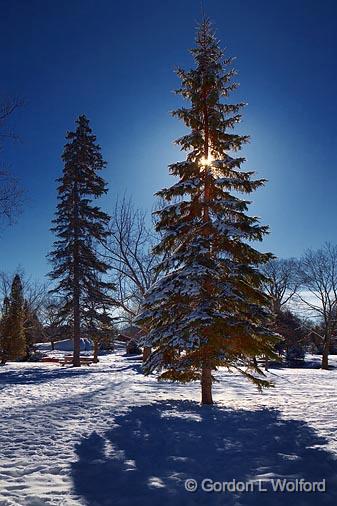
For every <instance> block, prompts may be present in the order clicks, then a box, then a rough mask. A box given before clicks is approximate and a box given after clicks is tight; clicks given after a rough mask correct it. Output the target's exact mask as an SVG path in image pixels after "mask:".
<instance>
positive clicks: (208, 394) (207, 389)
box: [201, 366, 213, 404]
mask: <svg viewBox="0 0 337 506" xmlns="http://www.w3.org/2000/svg"><path fill="white" fill-rule="evenodd" d="M201 404H213V398H212V369H211V368H209V367H207V366H203V367H202V371H201Z"/></svg>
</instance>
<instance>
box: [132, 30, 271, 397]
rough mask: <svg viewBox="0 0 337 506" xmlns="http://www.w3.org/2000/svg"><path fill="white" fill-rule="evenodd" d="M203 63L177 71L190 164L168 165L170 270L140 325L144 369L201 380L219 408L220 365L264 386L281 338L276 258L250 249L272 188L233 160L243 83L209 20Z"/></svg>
mask: <svg viewBox="0 0 337 506" xmlns="http://www.w3.org/2000/svg"><path fill="white" fill-rule="evenodd" d="M192 54H193V56H194V60H195V68H193V69H192V70H190V71H185V70H182V69H179V70H178V76H179V77H180V78H181V81H182V86H181V88H180V89H179V90H177V93H178V94H180V95H181V96H182V97H183V98H184V99H186V100H188V101H189V102H190V107H188V108H187V107H183V108H180V109H178V110H176V111H175V112H174V113H173V115H174V116H176V117H178V118H179V119H181V120H183V122H184V123H185V125H186V126H187V128H188V129H189V130H190V131H189V133H187V134H186V135H184V136H183V137H181V138H180V139H178V140H177V141H176V142H177V144H178V145H179V146H180V148H181V149H182V150H183V151H187V156H186V160H185V161H182V162H177V163H174V164H172V165H170V167H169V169H170V173H171V174H172V175H173V176H176V177H178V179H179V180H178V181H177V182H176V183H175V184H174V185H173V186H171V187H170V188H165V189H163V190H161V191H159V192H158V193H157V195H158V196H159V197H160V198H161V199H163V200H164V201H166V202H167V205H166V206H165V207H163V208H162V209H160V210H159V211H158V212H157V213H156V214H157V217H158V221H157V226H156V228H157V231H158V232H160V233H161V234H162V238H161V241H160V243H159V244H158V245H157V246H156V248H155V250H154V251H155V253H157V254H163V253H165V257H164V260H163V261H162V262H161V264H160V269H161V270H162V271H164V272H165V275H164V276H163V277H162V278H161V279H159V280H158V281H157V282H156V283H155V284H154V285H153V287H152V288H151V289H150V290H149V291H148V293H147V296H146V299H145V304H144V310H143V313H142V315H141V316H140V317H139V318H138V320H137V321H138V322H139V323H140V324H142V325H144V326H145V328H147V329H148V335H147V337H146V338H145V340H144V343H143V344H144V346H147V347H151V348H152V352H151V354H150V356H149V358H148V359H147V361H146V363H145V366H144V367H145V372H147V373H150V372H152V371H154V370H159V371H160V372H161V374H160V378H162V379H167V380H173V381H182V382H186V381H191V380H200V381H201V391H202V403H203V404H211V403H212V402H213V401H212V382H213V380H214V378H213V375H212V371H215V370H216V369H217V368H218V367H219V366H227V367H228V368H231V367H233V368H235V369H237V370H239V371H240V372H241V373H242V374H244V375H245V376H246V377H247V378H248V379H249V380H251V381H253V382H254V383H255V384H256V385H257V386H258V387H259V388H261V387H262V386H268V385H269V383H268V382H267V381H266V380H264V379H263V378H262V377H261V375H262V374H263V373H262V371H261V370H260V369H259V368H258V366H257V362H256V361H255V360H254V357H255V356H260V355H266V356H270V357H274V353H273V351H272V347H273V344H274V342H275V340H276V336H275V335H274V334H273V333H272V332H271V331H270V330H268V326H267V320H268V318H269V315H270V310H269V298H268V296H267V295H265V294H264V293H263V290H262V283H263V281H265V278H264V276H263V275H262V274H261V272H260V269H259V266H260V265H262V264H263V263H265V262H267V261H268V260H269V259H270V258H271V255H270V254H265V253H260V252H259V251H257V250H256V249H254V248H253V247H252V245H251V244H250V242H251V241H252V240H262V238H263V236H264V234H266V233H267V227H265V226H261V225H260V224H259V222H258V219H257V218H256V217H253V216H249V215H247V214H246V211H247V207H248V204H249V202H248V201H247V200H243V199H242V198H240V193H243V194H249V193H251V192H253V191H254V190H255V189H257V188H259V187H260V186H262V185H263V184H264V180H256V179H254V178H253V172H244V171H242V170H241V169H240V167H241V164H242V163H243V162H244V158H242V157H235V152H237V151H238V150H240V148H241V147H242V145H243V144H245V143H246V142H247V141H248V137H247V136H242V135H237V134H234V133H233V132H232V129H233V127H234V126H235V125H236V124H237V123H238V122H239V121H240V118H241V116H240V109H241V107H242V106H243V105H244V104H242V103H239V104H234V105H233V104H231V103H229V102H228V101H227V98H228V96H229V94H230V92H231V91H233V90H234V89H235V88H236V86H237V84H235V83H233V82H232V78H233V76H234V75H235V71H234V70H233V69H232V68H231V62H232V60H231V59H224V56H223V53H222V51H221V49H220V47H219V44H218V41H217V40H216V38H215V35H214V33H213V31H212V27H211V25H210V22H209V21H208V20H204V21H203V22H202V24H201V26H200V28H199V30H198V34H197V40H196V47H195V48H194V49H192Z"/></svg>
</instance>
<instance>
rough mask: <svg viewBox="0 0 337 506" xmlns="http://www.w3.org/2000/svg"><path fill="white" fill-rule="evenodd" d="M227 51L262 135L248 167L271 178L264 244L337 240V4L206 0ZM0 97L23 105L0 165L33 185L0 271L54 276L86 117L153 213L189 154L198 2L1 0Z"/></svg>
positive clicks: (113, 188) (4, 237)
mask: <svg viewBox="0 0 337 506" xmlns="http://www.w3.org/2000/svg"><path fill="white" fill-rule="evenodd" d="M205 4H206V11H207V14H208V15H209V16H210V17H211V19H212V20H213V22H214V24H215V26H216V29H217V34H218V37H219V38H220V40H221V42H222V45H223V46H224V47H227V54H228V55H231V56H236V57H237V60H236V64H235V65H236V68H237V69H238V71H239V82H240V84H241V86H240V89H239V91H238V92H237V93H236V94H235V96H234V97H233V99H234V100H244V101H246V102H247V103H248V106H247V107H246V108H245V110H244V113H243V121H242V124H241V126H240V131H241V132H243V133H246V134H249V135H251V143H250V145H249V146H247V148H246V149H245V151H244V154H245V155H246V157H247V163H246V169H253V170H256V171H257V174H258V175H259V176H261V177H265V178H267V179H268V180H269V182H268V184H267V185H266V187H265V188H264V189H262V190H259V191H258V192H257V193H256V194H255V195H254V196H253V199H254V204H253V206H252V209H251V212H252V213H254V214H257V215H259V216H261V218H262V222H263V223H265V224H268V225H270V227H271V234H270V236H269V237H268V238H267V239H266V240H265V242H264V245H263V249H265V250H269V251H272V252H273V253H275V254H276V255H278V256H285V257H289V256H296V255H300V254H301V252H302V251H303V250H304V249H305V248H307V247H318V246H320V245H321V244H322V243H323V242H324V241H326V240H330V241H332V242H337V230H336V225H335V223H336V218H335V217H336V215H337V199H336V188H337V175H336V172H337V171H336V169H337V163H336V162H337V149H336V141H337V127H336V116H337V101H336V92H337V84H336V82H337V79H336V77H337V76H336V74H337V71H336V61H337V58H336V57H337V33H336V29H335V28H336V18H337V2H335V0H323V1H322V2H317V1H312V0H292V1H290V0H283V1H282V2H270V1H269V0H268V1H267V0H235V1H232V2H229V1H227V0H205ZM0 8H1V13H2V15H1V21H0V58H1V69H2V73H1V74H2V76H1V81H0V95H2V96H7V95H18V96H20V97H24V98H25V99H26V105H25V107H24V108H23V109H22V110H20V111H19V112H18V113H17V114H16V115H15V118H13V122H12V126H13V127H14V128H15V130H16V132H17V133H18V134H19V135H20V137H21V142H19V143H15V144H7V146H6V149H5V150H4V151H3V152H2V153H1V157H2V159H3V160H4V161H6V162H7V164H9V165H10V167H11V170H12V171H13V172H14V173H15V174H16V175H17V176H18V177H19V178H20V179H21V181H22V183H23V185H24V186H25V188H26V191H27V202H26V205H25V210H24V214H23V215H22V216H21V217H20V219H19V222H18V224H17V225H15V226H13V227H10V228H6V229H4V230H2V231H1V237H0V241H1V247H0V270H5V271H12V270H14V269H15V268H16V267H17V266H18V265H21V266H22V267H24V269H25V271H26V273H27V274H28V275H32V276H33V277H34V278H39V277H43V275H44V274H45V273H46V272H47V271H48V264H47V262H46V259H45V255H46V254H47V252H48V251H49V249H50V246H51V242H52V236H51V234H50V233H49V228H50V221H51V219H52V216H53V213H54V210H55V204H56V184H55V179H56V177H58V176H59V175H60V173H61V171H62V164H61V160H60V155H61V153H62V149H63V145H64V142H65V141H64V136H65V132H66V131H67V130H71V129H72V128H73V126H74V121H75V119H76V117H77V116H78V115H79V114H82V113H85V114H86V115H87V116H88V117H89V118H90V120H91V124H92V127H93V129H94V132H95V133H96V134H97V139H98V141H99V143H100V144H101V145H102V152H103V155H104V157H105V159H106V160H107V161H108V167H107V169H106V173H105V176H106V179H107V180H108V182H109V187H110V195H109V197H108V198H107V199H105V201H104V206H105V209H106V210H107V211H109V210H112V208H113V200H114V198H115V195H116V194H117V193H123V192H124V191H126V190H127V192H128V194H129V195H131V196H132V197H133V199H134V202H135V203H136V204H137V205H138V206H139V207H142V208H146V209H149V210H150V209H151V207H152V205H153V193H154V192H155V191H157V190H158V189H160V188H161V187H162V186H165V185H168V184H170V177H169V176H168V171H167V165H168V164H169V163H171V162H174V161H176V160H180V159H182V155H181V154H180V153H179V151H178V150H177V148H176V147H174V145H173V140H174V139H175V138H176V137H178V136H179V135H180V134H181V132H182V131H183V130H182V126H181V125H180V124H179V122H178V120H176V119H173V118H171V117H170V114H169V112H170V111H171V110H173V109H174V108H175V107H176V105H177V104H178V103H179V99H178V98H177V97H175V95H174V94H173V93H172V91H173V90H174V89H175V88H176V87H177V86H178V85H179V81H178V79H177V77H176V76H175V74H174V69H175V66H177V65H179V66H184V67H189V66H190V65H191V63H192V61H191V56H190V55H189V53H188V52H187V50H188V48H190V47H191V46H192V45H193V41H194V31H195V26H196V24H197V21H198V19H199V18H200V2H199V0H167V1H158V0H143V1H138V0H124V1H112V0H96V1H94V0H68V1H63V0H59V1H57V2H54V1H49V0H48V1H45V0H30V1H24V0H22V1H19V0H0Z"/></svg>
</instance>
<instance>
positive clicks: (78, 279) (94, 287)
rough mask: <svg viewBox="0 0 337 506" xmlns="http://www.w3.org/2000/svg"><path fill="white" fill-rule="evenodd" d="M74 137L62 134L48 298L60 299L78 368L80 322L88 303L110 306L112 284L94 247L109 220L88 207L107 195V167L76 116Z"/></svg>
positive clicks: (103, 236)
mask: <svg viewBox="0 0 337 506" xmlns="http://www.w3.org/2000/svg"><path fill="white" fill-rule="evenodd" d="M76 124H77V128H76V131H75V132H69V133H68V134H67V140H68V142H67V144H66V145H65V148H64V152H63V155H62V159H63V162H64V169H63V175H62V177H61V178H60V179H58V182H59V186H58V205H57V211H56V217H55V219H54V221H53V223H54V227H53V228H52V231H53V232H54V233H55V234H56V236H57V240H56V241H55V243H54V250H53V251H52V253H51V254H50V259H51V262H52V264H53V270H52V272H51V273H50V277H51V278H52V279H53V280H58V284H57V285H56V287H55V289H53V290H52V292H53V293H57V294H58V295H61V296H62V297H64V300H65V303H64V304H63V305H62V308H61V310H60V317H61V319H68V321H69V322H70V324H71V326H72V330H73V340H74V357H73V365H74V366H80V365H81V363H80V334H81V322H82V324H83V323H84V320H83V318H84V317H85V313H86V308H87V307H88V306H90V304H91V303H97V302H98V303H100V304H107V305H108V304H110V303H111V300H110V297H109V296H108V295H107V291H108V290H111V289H113V288H114V287H113V285H112V284H111V283H107V282H105V281H103V280H102V276H103V275H104V274H106V273H107V271H108V269H109V266H108V265H107V264H106V263H105V262H104V261H103V260H102V258H101V257H100V255H99V253H98V246H99V244H101V243H104V241H105V240H106V238H107V236H108V231H107V225H108V222H109V216H108V215H107V214H106V213H105V212H103V211H102V210H101V209H100V208H99V207H97V206H96V205H94V204H93V199H96V198H98V197H101V196H102V195H104V194H105V193H106V192H107V187H106V183H105V181H104V179H103V178H102V177H101V176H100V175H99V172H100V171H101V170H102V169H103V168H104V167H105V166H106V162H104V160H103V158H102V155H101V148H100V146H99V145H97V144H96V137H95V135H93V134H92V130H91V128H90V127H89V121H88V119H87V118H86V117H85V116H80V117H79V118H78V120H77V121H76Z"/></svg>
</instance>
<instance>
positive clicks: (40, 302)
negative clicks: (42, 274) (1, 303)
mask: <svg viewBox="0 0 337 506" xmlns="http://www.w3.org/2000/svg"><path fill="white" fill-rule="evenodd" d="M15 274H19V276H20V278H21V281H22V287H23V295H24V299H25V301H26V305H27V308H28V309H29V311H31V312H34V313H36V314H37V315H40V313H41V312H42V311H43V308H44V305H45V303H46V300H47V296H48V287H47V285H46V283H41V282H39V281H34V280H33V279H32V278H30V277H27V276H25V274H24V272H23V270H22V269H18V270H17V271H16V272H15V273H13V274H8V273H7V272H0V294H1V297H2V299H4V298H5V297H8V296H9V294H10V290H11V285H12V281H13V278H14V276H15Z"/></svg>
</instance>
